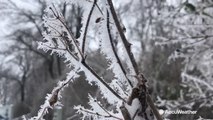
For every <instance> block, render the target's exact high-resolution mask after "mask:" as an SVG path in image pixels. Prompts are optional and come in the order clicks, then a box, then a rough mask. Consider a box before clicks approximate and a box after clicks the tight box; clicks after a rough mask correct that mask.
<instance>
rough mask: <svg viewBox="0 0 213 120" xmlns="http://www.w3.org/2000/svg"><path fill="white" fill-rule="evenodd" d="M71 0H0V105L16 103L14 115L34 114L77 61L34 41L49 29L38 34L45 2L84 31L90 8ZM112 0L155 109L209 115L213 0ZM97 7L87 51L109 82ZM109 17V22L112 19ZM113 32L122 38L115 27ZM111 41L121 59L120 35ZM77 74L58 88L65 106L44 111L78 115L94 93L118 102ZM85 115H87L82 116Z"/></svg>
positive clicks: (212, 114)
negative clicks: (104, 95)
mask: <svg viewBox="0 0 213 120" xmlns="http://www.w3.org/2000/svg"><path fill="white" fill-rule="evenodd" d="M70 1H77V0H54V1H51V0H0V18H1V21H0V28H1V29H0V109H1V108H3V106H9V105H13V108H14V109H13V117H14V119H17V120H18V119H21V116H22V115H25V116H26V117H27V118H30V117H33V116H36V115H37V113H38V111H39V109H40V106H41V105H42V104H44V102H45V97H46V96H47V94H48V93H51V91H52V90H53V89H54V87H56V86H57V84H58V82H59V81H60V80H64V79H66V77H67V76H71V73H69V72H70V71H72V70H73V69H75V67H72V65H70V66H69V64H67V62H64V61H66V60H65V58H63V57H59V56H58V55H57V54H59V53H57V51H56V53H52V55H50V54H51V52H50V51H48V50H47V48H46V50H45V48H44V47H43V49H38V45H39V44H40V42H41V41H43V40H45V37H47V35H46V36H42V35H44V31H45V30H46V26H45V25H44V24H43V23H44V21H45V20H47V21H48V19H45V17H44V16H46V17H48V15H47V14H48V11H47V10H46V8H48V6H50V5H52V6H54V7H53V8H54V10H53V11H55V13H57V12H56V11H57V10H58V11H60V13H61V15H63V16H64V21H63V22H64V23H66V25H67V28H68V29H69V30H70V31H71V32H72V34H73V35H74V37H75V38H81V37H82V28H83V29H84V24H82V23H84V22H85V20H84V17H82V16H84V13H85V12H88V11H87V8H85V7H82V6H83V5H81V4H79V5H78V4H72V3H71V2H70ZM81 1H84V2H85V1H86V2H88V3H91V5H92V3H93V0H79V1H78V2H81ZM98 2H100V1H99V0H98ZM52 3H54V4H52ZM113 3H114V6H115V10H116V13H117V16H118V19H119V22H120V24H121V26H122V27H123V32H124V33H125V35H126V37H127V40H128V41H129V42H130V43H131V44H132V45H131V49H132V52H133V54H134V57H135V59H136V62H137V64H138V68H139V70H140V71H141V72H142V73H143V74H144V75H145V77H146V78H147V80H148V81H147V86H148V91H149V93H150V95H151V97H152V100H153V101H154V103H155V105H156V106H157V108H158V110H177V109H181V110H194V111H197V113H196V114H194V115H168V114H163V115H162V117H163V118H167V119H171V120H194V119H202V118H203V119H213V81H212V79H213V41H212V40H213V39H212V38H213V22H212V21H213V1H212V0H113ZM82 4H83V2H82ZM91 5H90V4H89V7H88V8H89V9H91V7H92V6H91ZM102 7H103V6H100V9H101V10H102ZM55 9H56V10H55ZM95 9H96V12H97V11H99V13H98V12H97V13H94V14H95V15H94V16H93V18H91V21H90V26H93V27H89V28H88V31H87V35H86V37H87V39H88V40H87V41H86V43H85V50H86V51H85V52H86V59H87V63H88V64H89V65H90V66H91V67H92V68H93V69H94V70H95V71H96V72H97V74H98V75H99V76H101V77H102V78H103V79H105V80H106V82H109V83H110V82H112V79H114V72H115V70H113V68H112V67H113V66H112V65H111V66H109V64H111V63H110V62H109V61H108V59H107V57H108V58H110V57H111V56H107V55H106V54H104V52H103V51H102V49H106V47H105V48H104V45H105V43H104V42H102V41H100V39H99V37H103V36H101V35H99V34H98V33H99V32H100V31H99V30H98V28H99V27H100V26H98V25H97V24H101V23H104V22H103V21H104V18H102V17H99V16H98V15H99V14H100V15H101V14H105V13H106V12H105V11H101V10H99V8H98V7H96V8H95ZM102 12H103V13H102ZM53 13H54V12H53ZM107 15H108V14H107ZM50 16H51V15H50ZM63 22H62V23H63ZM53 23H54V22H53ZM109 24H110V25H111V27H112V29H114V28H113V25H112V24H113V23H110V22H109ZM82 26H83V27H82ZM102 29H104V28H102ZM102 32H103V30H102ZM113 32H114V31H113ZM115 33H116V32H115ZM47 34H50V33H48V32H47ZM100 34H101V33H100ZM113 37H114V39H119V38H118V36H116V34H115V35H114V36H113ZM52 40H53V42H54V40H55V39H52ZM113 44H114V45H116V51H117V53H119V54H120V58H121V61H122V62H124V61H126V58H125V55H124V53H123V52H124V51H123V48H122V47H121V43H119V42H116V41H114V43H113ZM57 45H58V43H57ZM58 46H60V45H58ZM52 49H53V48H52ZM74 49H76V48H74ZM74 51H75V50H74ZM61 53H62V52H61ZM74 54H75V55H76V53H74ZM59 55H60V54H59ZM61 56H63V55H61ZM76 56H77V57H78V54H77V55H76ZM79 59H80V58H79ZM112 61H113V60H112ZM68 63H69V61H68ZM112 63H113V62H112ZM124 66H128V65H124ZM109 67H110V68H109ZM67 73H69V74H67ZM78 75H79V76H80V77H78V78H77V77H76V80H74V81H73V82H72V83H70V84H69V85H67V87H66V88H64V89H63V91H62V92H61V96H62V98H61V99H60V102H61V104H63V106H62V105H59V106H57V107H54V109H49V113H48V114H46V115H45V116H44V119H46V120H52V119H56V117H55V116H54V115H55V113H56V111H57V110H60V109H59V108H61V109H62V111H60V112H61V113H60V114H61V115H62V116H63V118H61V119H63V120H78V119H80V118H81V117H82V112H80V111H79V110H76V109H78V108H79V109H80V110H82V109H84V108H85V110H86V109H91V99H93V97H94V98H97V100H99V101H100V103H102V105H103V106H104V107H105V108H106V110H108V111H113V110H114V109H115V108H114V107H112V106H111V105H110V103H109V102H108V101H107V99H105V98H104V99H102V96H103V95H102V93H101V90H100V89H99V86H98V85H94V84H93V83H91V82H90V83H88V81H87V80H86V78H87V77H88V76H87V75H86V74H85V73H83V72H79V73H78ZM129 76H132V75H131V74H130V75H129ZM91 78H92V77H91ZM121 88H122V87H121ZM127 91H128V90H127ZM88 93H89V95H88ZM125 94H126V93H125ZM127 94H128V93H127ZM88 96H89V97H88ZM89 101H90V102H89ZM94 101H96V100H94ZM88 102H89V103H90V104H88ZM97 104H99V102H97ZM78 105H81V106H78ZM82 106H84V108H83V107H82ZM99 107H100V106H99ZM77 111H78V113H79V114H77V113H76V112H77ZM0 112H1V110H0ZM83 114H88V111H87V113H85V111H84V112H83ZM96 115H97V114H96ZM94 116H95V115H94ZM1 117H4V116H1ZM105 117H106V116H105ZM103 118H104V117H103ZM2 119H3V118H2ZM85 119H91V118H90V117H88V116H87V117H86V118H85ZM0 120H1V118H0ZM5 120H6V119H5ZM58 120H59V119H58Z"/></svg>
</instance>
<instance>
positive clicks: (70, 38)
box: [31, 0, 162, 120]
mask: <svg viewBox="0 0 213 120" xmlns="http://www.w3.org/2000/svg"><path fill="white" fill-rule="evenodd" d="M71 3H74V4H79V5H80V6H82V8H83V9H84V13H83V17H82V28H81V35H80V37H79V38H78V39H76V38H75V37H74V35H73V34H72V32H71V31H70V30H69V28H68V27H67V25H66V22H65V19H64V17H63V15H62V13H60V12H59V11H58V10H57V9H56V7H55V6H54V5H51V6H49V7H47V8H46V10H45V13H46V14H45V16H44V18H43V21H44V33H43V37H44V38H43V41H42V42H39V43H38V44H39V46H38V48H39V49H43V50H44V51H46V52H47V51H48V52H50V53H51V54H57V55H58V56H60V57H63V58H65V61H64V62H66V63H67V64H68V66H69V67H70V68H71V69H72V70H71V72H69V73H68V75H67V78H66V80H64V81H60V82H59V83H58V85H57V86H56V87H55V88H54V89H53V90H52V93H51V94H48V95H47V97H46V100H45V103H44V105H42V106H41V109H40V111H39V112H38V115H37V116H36V117H33V118H31V119H36V120H37V119H43V116H44V115H45V114H46V113H47V112H48V108H53V106H55V105H57V104H58V103H59V100H60V98H61V95H60V93H61V91H62V90H63V89H64V87H66V86H68V84H69V83H70V82H71V81H73V80H75V79H76V78H78V77H79V72H84V74H85V77H86V78H85V79H86V80H87V81H88V83H90V84H91V85H92V83H94V84H95V85H97V86H98V88H99V89H100V92H101V94H102V95H103V98H105V99H106V101H107V102H108V103H109V104H110V105H111V106H113V111H109V110H108V109H107V108H105V107H104V106H103V105H102V104H101V102H98V101H97V100H96V99H94V98H92V97H91V96H90V95H89V100H90V102H89V103H88V104H89V105H90V106H91V108H90V110H89V109H86V108H84V107H82V106H80V105H79V106H76V107H75V109H77V110H78V113H82V114H83V119H86V118H88V117H92V118H93V119H97V120H100V119H105V120H112V119H116V120H121V119H125V120H127V119H129V118H131V119H149V120H153V119H154V117H153V113H154V114H155V116H156V118H157V119H158V120H162V118H161V116H160V115H159V113H158V111H157V109H156V108H155V106H154V103H153V101H152V100H151V97H150V95H149V93H148V90H147V87H146V82H147V80H146V78H145V77H144V75H143V74H142V73H140V72H139V70H138V68H137V64H136V61H135V59H134V56H133V53H132V52H131V44H130V43H129V42H128V41H127V39H126V37H125V35H124V33H123V30H122V28H121V25H120V23H119V21H118V18H117V15H116V13H115V10H114V6H113V4H112V1H111V0H106V1H104V2H103V1H102V2H100V3H98V1H97V0H94V1H91V0H79V1H78V0H73V1H71ZM101 3H102V4H101ZM100 5H102V6H101V7H99V6H100ZM94 20H95V24H96V27H97V26H98V36H96V37H97V38H98V39H99V40H100V41H101V45H100V51H101V53H102V54H103V55H105V57H106V59H107V60H108V62H109V66H108V69H111V70H112V72H113V73H114V76H113V79H112V80H111V81H109V82H106V81H105V80H104V79H103V77H101V76H100V75H98V74H97V73H96V72H95V71H94V70H93V68H92V67H90V66H89V65H88V63H87V61H86V56H87V55H86V52H85V51H86V50H85V48H86V47H85V46H86V43H87V42H86V40H87V39H86V38H87V34H88V31H89V30H91V25H93V24H92V23H91V21H94ZM116 33H118V34H119V36H120V38H119V40H121V41H119V42H121V43H122V44H123V48H124V54H125V56H126V57H127V60H126V61H125V62H126V65H127V68H124V65H123V64H122V61H121V59H120V58H119V55H118V53H117V50H116V45H115V43H114V38H113V35H115V34H116ZM135 101H136V102H135ZM150 108H151V109H150ZM152 111H153V113H152Z"/></svg>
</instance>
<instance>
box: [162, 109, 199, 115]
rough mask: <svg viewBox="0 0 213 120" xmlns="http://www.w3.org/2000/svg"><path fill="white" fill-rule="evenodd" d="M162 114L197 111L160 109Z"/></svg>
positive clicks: (192, 112) (194, 112) (193, 112)
mask: <svg viewBox="0 0 213 120" xmlns="http://www.w3.org/2000/svg"><path fill="white" fill-rule="evenodd" d="M159 112H160V114H161V115H162V114H196V113H197V111H192V110H160V111H159Z"/></svg>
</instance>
